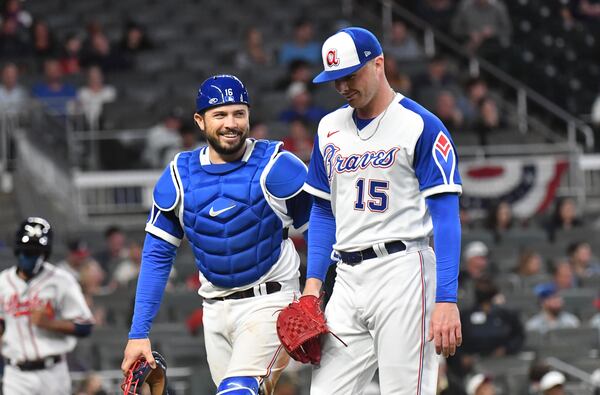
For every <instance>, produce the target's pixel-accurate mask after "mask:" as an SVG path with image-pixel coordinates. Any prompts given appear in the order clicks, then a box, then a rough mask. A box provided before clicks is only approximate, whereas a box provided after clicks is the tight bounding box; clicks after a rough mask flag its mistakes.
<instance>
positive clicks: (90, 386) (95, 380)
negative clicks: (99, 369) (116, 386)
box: [75, 373, 108, 395]
mask: <svg viewBox="0 0 600 395" xmlns="http://www.w3.org/2000/svg"><path fill="white" fill-rule="evenodd" d="M75 394H76V395H108V392H106V391H105V390H104V387H103V386H102V377H100V376H99V375H98V374H96V373H90V374H88V375H87V376H86V377H85V379H83V381H82V382H81V384H80V386H79V388H78V389H77V391H76V392H75Z"/></svg>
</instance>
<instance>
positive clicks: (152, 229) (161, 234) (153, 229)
mask: <svg viewBox="0 0 600 395" xmlns="http://www.w3.org/2000/svg"><path fill="white" fill-rule="evenodd" d="M145 230H146V232H148V233H150V234H152V235H154V236H156V237H158V238H159V239H162V240H164V241H166V242H167V243H169V244H173V245H174V246H175V247H179V245H180V244H181V239H178V238H177V237H175V236H173V235H171V234H169V233H167V232H165V231H164V230H162V229H160V228H159V227H157V226H154V225H152V224H150V223H148V224H146V229H145Z"/></svg>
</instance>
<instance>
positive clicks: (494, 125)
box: [475, 97, 506, 145]
mask: <svg viewBox="0 0 600 395" xmlns="http://www.w3.org/2000/svg"><path fill="white" fill-rule="evenodd" d="M504 127H506V124H505V122H504V119H503V118H502V116H501V115H500V111H499V110H498V105H497V103H496V101H495V100H494V99H492V98H491V97H485V98H483V99H481V101H480V102H479V119H478V120H477V122H476V123H475V132H477V134H478V135H479V144H480V145H488V136H489V134H490V133H491V132H494V131H497V130H499V129H502V128H504Z"/></svg>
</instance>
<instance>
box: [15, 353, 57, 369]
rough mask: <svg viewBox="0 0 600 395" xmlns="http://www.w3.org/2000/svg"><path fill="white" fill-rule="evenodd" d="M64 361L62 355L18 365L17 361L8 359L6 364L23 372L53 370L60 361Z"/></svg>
mask: <svg viewBox="0 0 600 395" xmlns="http://www.w3.org/2000/svg"><path fill="white" fill-rule="evenodd" d="M62 359H63V357H62V355H50V356H49V357H46V358H42V359H35V360H31V361H24V362H20V363H17V361H15V360H11V359H8V358H6V364H7V365H10V366H15V367H17V368H19V369H20V370H23V371H28V370H42V369H48V368H51V367H52V366H54V365H56V364H57V363H59V362H60V361H62Z"/></svg>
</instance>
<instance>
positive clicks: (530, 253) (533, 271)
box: [515, 249, 543, 278]
mask: <svg viewBox="0 0 600 395" xmlns="http://www.w3.org/2000/svg"><path fill="white" fill-rule="evenodd" d="M542 265H543V262H542V257H541V255H540V254H539V253H538V252H537V251H535V250H530V249H526V250H524V251H522V252H521V254H520V255H519V263H518V265H517V268H516V270H515V272H516V273H517V274H518V275H519V276H520V277H523V278H526V277H532V276H537V275H539V274H541V273H542Z"/></svg>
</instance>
